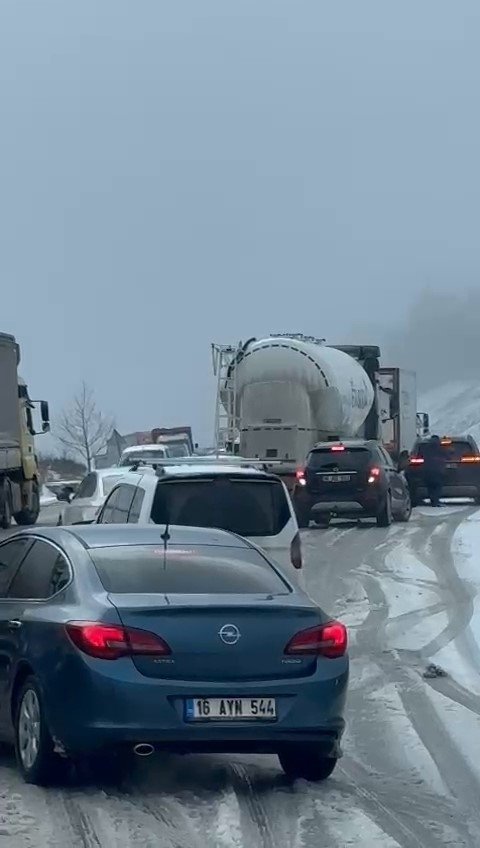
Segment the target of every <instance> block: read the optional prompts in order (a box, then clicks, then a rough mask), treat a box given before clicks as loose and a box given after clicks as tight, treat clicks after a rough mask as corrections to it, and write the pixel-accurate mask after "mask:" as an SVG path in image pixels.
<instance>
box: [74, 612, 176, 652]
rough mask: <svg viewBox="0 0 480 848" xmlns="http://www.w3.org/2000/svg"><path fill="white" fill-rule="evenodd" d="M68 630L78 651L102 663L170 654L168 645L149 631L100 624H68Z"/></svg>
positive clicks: (84, 622)
mask: <svg viewBox="0 0 480 848" xmlns="http://www.w3.org/2000/svg"><path fill="white" fill-rule="evenodd" d="M65 629H66V631H67V634H68V636H69V637H70V639H71V641H72V642H73V644H74V645H75V646H76V647H77V648H79V649H80V650H81V651H82V652H83V653H84V654H88V656H89V657H96V658H97V659H99V660H118V659H119V658H120V657H131V656H133V655H143V656H167V655H168V654H170V653H171V650H170V648H169V646H168V645H167V643H166V642H164V640H163V639H161V638H160V636H156V635H155V633H149V632H148V630H135V629H133V628H130V627H117V625H116V624H102V623H101V622H97V621H69V622H68V623H67V624H66V625H65Z"/></svg>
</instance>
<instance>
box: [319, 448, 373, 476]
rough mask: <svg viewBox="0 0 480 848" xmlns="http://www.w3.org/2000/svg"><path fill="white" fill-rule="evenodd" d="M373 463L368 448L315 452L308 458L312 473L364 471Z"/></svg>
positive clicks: (327, 449) (322, 449) (328, 449)
mask: <svg viewBox="0 0 480 848" xmlns="http://www.w3.org/2000/svg"><path fill="white" fill-rule="evenodd" d="M369 462H371V455H370V451H369V450H367V449H366V448H345V450H339V451H332V449H331V448H321V449H320V450H314V451H312V452H311V454H310V456H309V457H308V463H307V465H308V468H309V469H311V470H312V471H332V470H333V469H334V468H338V469H339V470H340V471H347V470H348V471H363V470H364V469H365V468H366V466H367V465H368V464H369Z"/></svg>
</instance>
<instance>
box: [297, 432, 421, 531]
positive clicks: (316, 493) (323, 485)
mask: <svg viewBox="0 0 480 848" xmlns="http://www.w3.org/2000/svg"><path fill="white" fill-rule="evenodd" d="M293 496H294V504H295V510H296V513H297V520H298V524H299V527H308V525H309V523H310V520H313V521H315V522H316V523H317V524H321V525H323V526H328V524H329V523H330V520H331V519H332V518H376V520H377V525H378V526H379V527H388V526H389V525H390V524H391V523H392V521H393V520H394V519H397V520H398V521H408V520H409V518H410V515H411V513H412V506H411V501H410V493H409V489H408V483H407V481H406V478H405V476H404V474H402V473H401V472H399V471H397V469H396V468H395V466H394V464H393V461H392V459H391V457H390V456H389V454H388V453H387V451H386V450H385V449H384V448H383V447H382V446H381V445H380V444H379V443H378V442H375V441H363V440H360V439H357V440H355V441H349V442H321V443H320V444H318V445H315V447H314V448H313V449H312V450H311V451H310V453H309V454H308V457H307V461H306V465H305V468H304V469H301V470H299V471H297V481H296V484H295V488H294V493H293Z"/></svg>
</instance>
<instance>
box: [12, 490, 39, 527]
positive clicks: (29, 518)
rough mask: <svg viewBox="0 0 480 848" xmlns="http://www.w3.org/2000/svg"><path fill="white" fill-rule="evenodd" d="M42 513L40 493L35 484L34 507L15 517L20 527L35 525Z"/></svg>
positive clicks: (16, 514) (21, 511)
mask: <svg viewBox="0 0 480 848" xmlns="http://www.w3.org/2000/svg"><path fill="white" fill-rule="evenodd" d="M39 513H40V491H39V488H38V485H37V483H34V484H33V491H32V506H31V507H30V509H22V510H20V512H16V513H15V515H14V518H15V521H16V522H17V524H18V525H19V526H20V527H23V526H26V525H29V524H35V522H36V520H37V518H38V516H39Z"/></svg>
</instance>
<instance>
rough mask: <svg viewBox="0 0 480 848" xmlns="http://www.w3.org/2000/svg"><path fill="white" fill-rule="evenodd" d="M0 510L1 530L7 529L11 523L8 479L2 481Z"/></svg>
mask: <svg viewBox="0 0 480 848" xmlns="http://www.w3.org/2000/svg"><path fill="white" fill-rule="evenodd" d="M1 511H2V513H1V519H0V527H1V528H2V530H8V528H9V527H10V525H11V523H12V501H11V496H10V486H9V483H8V480H4V481H3V486H2V497H1Z"/></svg>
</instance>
